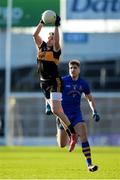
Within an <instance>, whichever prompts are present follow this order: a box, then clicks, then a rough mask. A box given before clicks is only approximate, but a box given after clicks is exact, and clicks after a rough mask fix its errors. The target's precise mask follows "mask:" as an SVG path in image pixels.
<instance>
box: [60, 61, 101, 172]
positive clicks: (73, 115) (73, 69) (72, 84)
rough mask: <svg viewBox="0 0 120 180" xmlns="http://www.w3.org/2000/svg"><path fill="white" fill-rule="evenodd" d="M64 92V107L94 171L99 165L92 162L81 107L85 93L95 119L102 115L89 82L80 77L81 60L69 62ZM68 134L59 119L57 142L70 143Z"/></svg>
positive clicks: (61, 144)
mask: <svg viewBox="0 0 120 180" xmlns="http://www.w3.org/2000/svg"><path fill="white" fill-rule="evenodd" d="M62 80H63V86H64V89H63V92H62V99H63V100H62V107H63V110H64V112H65V114H66V115H67V117H68V118H69V119H70V121H71V124H72V126H73V127H74V129H75V131H76V133H77V135H78V137H79V138H80V140H81V146H82V152H83V154H84V156H85V158H86V162H87V167H88V170H89V171H91V172H94V171H96V170H97V169H98V166H96V165H93V164H92V159H91V151H90V145H89V142H88V138H87V128H86V123H85V121H84V120H83V117H82V112H81V108H80V103H81V96H82V94H84V95H85V98H86V99H87V101H88V103H89V105H90V107H91V110H92V115H93V118H94V120H95V121H99V120H100V117H99V115H98V113H97V111H96V105H95V101H94V99H93V97H92V95H91V92H90V88H89V85H88V83H87V82H86V81H85V80H84V79H83V78H81V77H80V61H78V60H72V61H70V62H69V75H67V76H64V77H63V78H62ZM68 136H69V133H68V134H67V133H66V132H65V130H64V128H63V125H62V122H60V121H59V119H57V142H58V145H59V146H60V147H65V146H66V145H67V144H68Z"/></svg>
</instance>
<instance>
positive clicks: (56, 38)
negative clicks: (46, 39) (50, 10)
mask: <svg viewBox="0 0 120 180" xmlns="http://www.w3.org/2000/svg"><path fill="white" fill-rule="evenodd" d="M60 20H61V19H60V17H59V16H58V15H56V21H55V32H54V49H55V51H59V50H60V42H59V41H60V37H59V29H58V27H59V26H60Z"/></svg>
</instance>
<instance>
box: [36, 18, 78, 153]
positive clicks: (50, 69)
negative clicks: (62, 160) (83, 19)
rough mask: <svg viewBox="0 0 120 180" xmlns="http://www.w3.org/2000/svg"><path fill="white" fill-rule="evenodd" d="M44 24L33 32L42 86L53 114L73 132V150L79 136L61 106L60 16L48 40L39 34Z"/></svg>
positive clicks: (71, 139)
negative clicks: (59, 70) (59, 65)
mask: <svg viewBox="0 0 120 180" xmlns="http://www.w3.org/2000/svg"><path fill="white" fill-rule="evenodd" d="M43 26H44V22H43V20H40V22H39V24H38V25H37V27H36V29H35V32H34V34H33V38H34V41H35V44H36V47H37V65H38V73H39V77H40V86H41V88H42V90H43V93H44V95H45V98H46V99H47V101H48V102H49V104H50V106H51V110H52V112H53V114H55V115H56V116H58V117H59V118H60V121H61V122H62V123H63V124H64V127H65V129H66V132H68V133H70V134H71V136H70V147H69V151H72V150H73V149H74V147H75V144H76V142H77V136H76V134H75V130H74V128H73V126H72V125H71V123H70V121H69V119H68V118H67V116H66V115H65V114H64V112H63V109H62V106H61V100H62V93H61V92H62V80H61V78H60V76H59V72H58V63H59V59H60V55H61V47H60V43H59V29H58V27H59V26H60V17H59V16H56V21H55V28H54V32H50V33H49V36H48V41H47V42H45V41H43V40H42V37H41V36H40V35H39V34H40V32H41V29H42V27H43Z"/></svg>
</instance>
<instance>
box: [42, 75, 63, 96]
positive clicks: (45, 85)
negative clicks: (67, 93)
mask: <svg viewBox="0 0 120 180" xmlns="http://www.w3.org/2000/svg"><path fill="white" fill-rule="evenodd" d="M40 87H41V89H42V91H43V93H44V95H45V97H46V98H47V99H50V92H62V88H63V83H62V79H61V78H60V77H57V78H55V79H50V80H40Z"/></svg>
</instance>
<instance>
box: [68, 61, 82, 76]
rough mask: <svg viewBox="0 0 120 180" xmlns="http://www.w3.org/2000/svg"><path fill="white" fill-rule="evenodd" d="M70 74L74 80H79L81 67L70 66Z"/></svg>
mask: <svg viewBox="0 0 120 180" xmlns="http://www.w3.org/2000/svg"><path fill="white" fill-rule="evenodd" d="M69 74H70V76H71V77H72V78H78V76H79V74H80V67H78V66H77V65H75V64H74V65H69Z"/></svg>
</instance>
